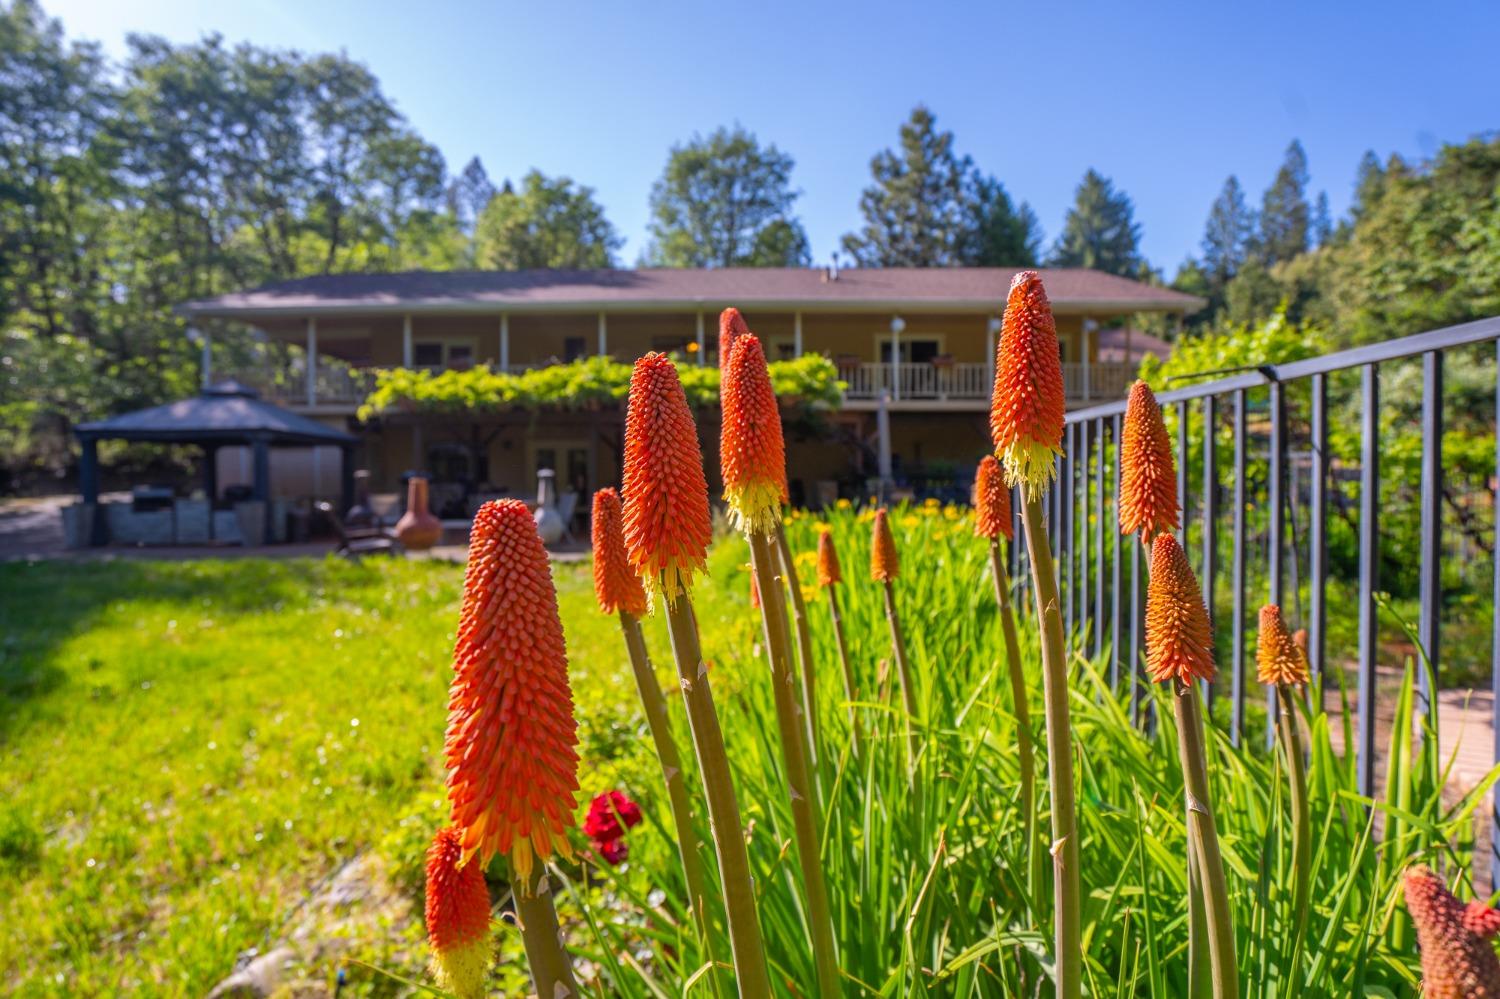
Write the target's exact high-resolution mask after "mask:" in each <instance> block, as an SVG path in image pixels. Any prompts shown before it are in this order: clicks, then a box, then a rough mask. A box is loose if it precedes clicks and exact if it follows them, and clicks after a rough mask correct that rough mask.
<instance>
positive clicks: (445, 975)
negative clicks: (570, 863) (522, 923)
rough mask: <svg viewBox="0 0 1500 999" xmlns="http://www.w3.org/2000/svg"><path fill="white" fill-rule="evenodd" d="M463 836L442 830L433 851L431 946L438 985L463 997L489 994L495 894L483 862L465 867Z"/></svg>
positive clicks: (429, 872) (429, 916) (429, 860)
mask: <svg viewBox="0 0 1500 999" xmlns="http://www.w3.org/2000/svg"><path fill="white" fill-rule="evenodd" d="M462 860H463V844H462V842H461V839H460V836H459V832H458V830H457V829H455V828H453V827H452V826H446V827H444V828H442V829H439V830H438V832H437V835H436V836H434V837H433V838H432V846H431V847H429V848H428V850H427V942H428V943H429V944H430V945H431V946H432V972H433V974H434V975H436V976H437V979H438V983H439V984H441V985H442V987H443V988H445V989H447V990H448V991H449V992H452V993H454V994H455V995H457V996H459V999H477V997H479V996H482V995H484V979H485V976H486V975H487V974H489V970H490V957H491V955H492V954H493V953H494V950H493V948H491V947H490V890H489V888H488V887H486V885H485V883H484V869H483V866H482V865H481V864H474V863H470V864H465V863H462Z"/></svg>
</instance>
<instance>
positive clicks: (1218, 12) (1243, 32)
mask: <svg viewBox="0 0 1500 999" xmlns="http://www.w3.org/2000/svg"><path fill="white" fill-rule="evenodd" d="M43 2H44V5H45V7H46V9H47V10H48V11H49V13H51V14H53V15H55V16H59V17H61V18H62V19H63V21H64V24H65V26H66V28H67V31H68V33H69V34H70V36H73V37H80V36H81V37H87V38H92V39H95V40H97V41H100V42H102V43H103V44H104V46H105V49H106V51H107V52H109V53H110V54H111V55H114V56H119V55H122V54H123V52H124V48H125V47H124V38H125V35H126V33H127V32H129V31H144V32H151V33H156V34H162V35H165V36H167V37H168V38H171V39H174V40H178V41H187V40H191V39H194V38H196V37H198V36H200V35H202V34H204V33H207V32H212V31H217V32H220V33H222V34H223V35H224V36H225V37H226V38H228V39H230V40H233V41H240V40H248V41H253V42H255V43H258V44H262V45H269V46H277V47H289V48H297V49H302V50H304V51H337V50H343V51H345V52H346V53H348V54H349V55H350V56H352V57H354V58H356V59H358V60H360V61H362V62H364V63H365V64H367V65H368V66H370V67H371V68H372V69H373V70H374V72H375V73H376V74H377V75H378V76H379V78H380V80H381V82H382V84H383V86H384V88H385V90H386V93H387V94H388V95H389V96H390V97H391V98H392V99H393V100H394V101H395V102H396V103H397V105H398V107H399V108H400V109H401V110H402V112H403V113H404V114H405V115H406V116H407V117H408V118H409V119H410V120H411V121H412V123H413V124H414V125H415V126H416V127H417V129H418V130H419V131H420V132H421V133H422V135H424V136H425V137H426V138H427V139H428V140H430V141H432V142H435V143H436V144H437V145H438V147H439V148H440V149H441V150H442V151H443V153H444V155H445V156H446V157H447V159H448V163H449V168H450V169H451V170H457V169H459V168H461V167H462V166H463V164H464V163H465V162H467V161H468V159H469V157H470V156H473V155H475V154H478V155H479V156H480V157H481V158H482V159H483V161H484V164H485V166H486V168H487V169H488V170H489V172H490V175H491V176H492V177H494V178H495V179H496V180H497V182H498V180H499V179H500V178H502V177H515V176H519V175H520V174H522V173H524V172H525V171H526V170H528V169H529V168H531V167H533V166H534V167H538V168H540V169H541V170H543V171H544V172H546V173H562V174H567V175H570V176H572V177H574V178H575V179H577V180H578V181H580V182H582V183H585V184H588V185H589V186H591V187H593V188H595V190H596V191H597V192H598V195H599V197H600V199H601V200H602V201H603V203H604V205H605V207H606V209H607V211H608V213H609V216H610V218H611V219H612V220H613V221H614V222H615V224H616V225H617V226H618V227H619V228H620V230H621V232H622V234H623V235H625V236H626V237H627V239H628V242H627V245H626V247H625V250H624V251H623V253H622V254H621V256H622V258H623V259H624V261H625V262H626V263H632V262H634V260H635V259H636V256H637V254H638V253H639V252H640V250H641V248H642V246H643V245H644V243H645V241H646V225H647V206H646V199H647V195H648V192H649V190H650V186H651V183H652V181H653V180H654V179H655V178H656V177H657V176H658V175H659V174H660V172H661V168H662V165H663V163H664V162H665V158H666V155H667V150H668V148H669V147H670V146H671V145H672V144H673V143H674V142H679V141H682V140H684V139H687V138H690V137H691V136H692V135H693V133H694V132H707V131H709V130H712V129H713V128H715V127H716V126H718V125H720V124H727V123H734V122H739V123H741V124H743V125H745V126H746V127H747V128H749V129H751V130H752V131H754V132H755V133H756V134H757V135H759V137H760V138H761V139H762V140H763V141H770V142H774V143H776V144H777V145H778V146H780V147H781V148H782V149H783V150H785V151H787V152H789V153H791V154H792V155H793V156H794V157H795V158H796V161H797V169H796V171H795V174H794V180H795V183H796V185H797V187H798V188H799V189H800V190H801V191H802V192H803V193H802V198H801V200H800V201H799V203H798V207H799V212H800V214H801V217H802V219H803V221H804V223H805V224H806V226H807V230H808V233H809V236H810V237H811V240H812V247H813V253H814V256H815V258H816V259H817V261H818V262H819V263H822V262H826V261H827V260H828V258H829V255H830V254H831V253H832V252H833V251H834V250H836V249H837V248H838V240H839V237H840V235H841V234H842V233H844V232H847V231H849V230H851V229H853V228H854V227H856V226H857V225H858V223H859V214H858V197H859V192H860V190H861V188H862V187H863V186H864V185H865V184H866V183H867V181H868V178H869V161H870V157H871V156H872V154H874V153H875V152H876V151H877V150H879V149H881V148H884V147H886V146H889V145H893V144H894V143H895V141H896V132H897V128H898V126H899V124H900V122H901V121H902V120H904V118H905V117H906V115H907V113H908V112H909V111H910V110H911V108H912V106H913V105H914V104H916V103H918V102H921V103H925V104H927V105H928V106H929V107H931V108H932V109H933V110H934V112H936V113H937V115H938V121H939V124H940V125H942V126H944V127H946V128H949V129H952V130H953V131H954V132H955V134H956V137H957V143H958V147H959V149H960V151H962V152H964V153H967V154H969V155H971V156H973V157H974V159H975V160H976V161H977V162H978V163H979V164H980V165H981V166H982V167H983V168H984V169H986V170H987V171H989V172H991V173H994V174H995V175H997V176H998V177H999V178H1000V179H1001V180H1002V181H1003V182H1004V183H1005V185H1006V187H1007V188H1008V189H1009V190H1010V192H1011V194H1012V196H1013V197H1016V198H1019V199H1025V200H1027V201H1029V202H1030V203H1031V205H1032V206H1033V208H1034V209H1035V210H1036V211H1037V213H1038V215H1039V216H1040V218H1041V221H1042V224H1043V226H1044V227H1045V229H1046V232H1047V237H1048V240H1049V242H1050V240H1051V239H1052V237H1054V236H1055V235H1056V234H1057V232H1058V230H1059V229H1060V228H1061V224H1062V218H1063V214H1064V212H1065V211H1066V209H1067V205H1068V203H1069V201H1070V200H1071V197H1072V192H1073V189H1074V187H1075V186H1076V184H1077V183H1078V180H1079V178H1080V177H1081V176H1082V174H1083V172H1084V170H1085V169H1086V168H1088V167H1090V166H1092V167H1095V168H1097V169H1099V170H1100V171H1101V172H1103V173H1104V174H1105V175H1106V176H1109V177H1111V178H1112V179H1113V180H1114V182H1115V183H1116V185H1117V186H1119V187H1120V188H1122V189H1124V190H1125V191H1126V192H1127V193H1128V194H1129V195H1130V196H1131V197H1132V198H1133V199H1134V201H1135V205H1136V217H1137V219H1138V221H1140V222H1141V224H1142V227H1143V229H1144V250H1145V253H1146V255H1147V257H1148V258H1149V259H1150V261H1151V262H1152V264H1153V265H1155V266H1157V267H1162V268H1165V270H1166V272H1167V274H1168V276H1169V277H1170V275H1171V274H1172V273H1173V272H1174V271H1175V269H1176V267H1177V265H1178V264H1179V263H1180V262H1181V261H1182V260H1183V259H1184V258H1185V257H1186V256H1187V255H1188V254H1190V253H1195V252H1196V251H1197V247H1198V240H1199V238H1200V236H1201V234H1202V227H1203V219H1204V216H1205V215H1206V213H1207V210H1208V206H1209V203H1210V202H1211V201H1212V199H1213V197H1214V195H1215V194H1216V193H1217V192H1218V190H1219V188H1220V186H1221V185H1222V183H1223V181H1224V178H1225V177H1226V176H1227V175H1228V174H1230V173H1236V174H1238V175H1239V177H1240V180H1241V182H1242V183H1244V184H1245V186H1246V188H1247V190H1248V191H1249V192H1250V195H1251V197H1252V199H1253V200H1254V201H1256V202H1257V203H1258V201H1259V197H1260V192H1261V191H1262V190H1264V188H1265V186H1266V185H1267V184H1268V183H1269V182H1270V180H1271V177H1272V175H1273V174H1274V172H1275V170H1276V167H1277V165H1278V164H1279V163H1280V160H1281V156H1282V152H1283V150H1284V149H1285V147H1286V145H1287V143H1288V142H1289V141H1290V140H1291V139H1292V138H1294V137H1296V138H1300V139H1301V140H1302V142H1303V145H1304V146H1305V147H1306V149H1307V153H1308V159H1309V163H1310V166H1311V173H1312V186H1313V190H1314V192H1316V191H1317V190H1320V189H1323V190H1327V192H1328V195H1329V198H1330V199H1331V202H1332V206H1333V208H1334V210H1335V212H1336V213H1337V212H1342V211H1343V210H1344V209H1345V208H1346V207H1347V205H1348V201H1349V195H1350V190H1351V187H1352V183H1353V177H1354V169H1355V165H1356V163H1357V161H1358V159H1359V157H1360V155H1361V154H1362V153H1363V152H1364V151H1365V150H1366V149H1374V150H1376V151H1377V153H1379V154H1380V155H1381V156H1382V158H1384V157H1385V156H1386V155H1388V154H1390V153H1391V152H1400V153H1402V154H1404V155H1407V156H1412V157H1417V156H1422V155H1426V154H1430V153H1431V152H1433V151H1434V150H1436V148H1437V147H1438V145H1440V144H1441V143H1443V142H1448V141H1459V140H1462V139H1465V138H1468V137H1469V136H1471V135H1474V134H1476V133H1480V132H1484V131H1488V130H1493V129H1496V128H1500V75H1497V74H1496V73H1495V72H1494V71H1493V67H1494V65H1495V62H1494V59H1495V56H1494V51H1495V46H1496V43H1497V40H1500V4H1495V3H1480V2H1474V3H1458V4H1449V3H1437V4H1411V3H1407V4H1403V5H1396V4H1384V3H1363V4H1354V3H1349V4H1326V3H1322V4H1320V3H1302V4H1274V5H1273V4H1256V5H1251V4H1224V3H1204V4H1193V5H1188V4H1184V5H1160V6H1153V7H1150V8H1149V9H1148V8H1147V7H1146V6H1144V5H1134V4H1118V3H1116V4H1104V3H1087V4H1042V3H1033V4H1028V5H1024V6H1023V5H1017V4H979V3H926V4H920V5H919V4H914V3H907V4H899V3H891V2H884V0H879V2H875V0H871V2H864V3H809V2H803V3H779V2H777V3H772V2H758V3H755V4H738V5H731V4H724V3H718V4H706V3H698V4H689V3H632V4H623V3H609V4H606V3H592V4H578V3H531V4H524V5H521V4H515V5H512V4H500V3H479V2H464V3H458V2H451V3H442V2H433V3H426V4H409V3H397V2H385V0H382V2H366V3H355V2H336V0H235V2H233V3H223V2H222V0H217V2H199V0H153V2H152V3H149V4H127V3H120V2H119V0H43ZM1486 67H1489V68H1488V69H1486Z"/></svg>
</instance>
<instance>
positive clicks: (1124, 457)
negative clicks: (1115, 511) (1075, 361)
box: [1120, 381, 1179, 544]
mask: <svg viewBox="0 0 1500 999" xmlns="http://www.w3.org/2000/svg"><path fill="white" fill-rule="evenodd" d="M1120 438H1121V440H1120V533H1121V534H1135V533H1137V532H1139V533H1140V536H1141V540H1142V541H1144V542H1146V543H1147V544H1150V543H1151V539H1152V537H1153V536H1155V535H1156V534H1157V533H1158V532H1161V531H1173V530H1176V529H1177V526H1178V523H1179V520H1178V509H1177V474H1176V468H1175V466H1174V465H1173V463H1172V440H1171V438H1170V437H1168V436H1167V425H1166V424H1165V423H1164V422H1162V418H1161V406H1159V405H1157V402H1156V396H1155V395H1154V394H1152V392H1151V386H1149V385H1147V384H1146V383H1145V382H1143V381H1137V382H1136V383H1135V384H1134V385H1132V386H1131V387H1130V398H1129V400H1128V401H1127V402H1126V404H1125V422H1124V425H1123V426H1122V427H1121V430H1120Z"/></svg>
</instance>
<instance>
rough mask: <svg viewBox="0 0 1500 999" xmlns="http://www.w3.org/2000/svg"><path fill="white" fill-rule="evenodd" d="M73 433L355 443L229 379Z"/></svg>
mask: <svg viewBox="0 0 1500 999" xmlns="http://www.w3.org/2000/svg"><path fill="white" fill-rule="evenodd" d="M74 433H76V434H77V435H78V436H79V438H81V439H94V440H98V439H100V438H110V439H114V440H127V441H159V442H163V443H183V444H249V443H251V442H253V441H255V440H257V439H261V438H265V439H267V440H268V441H269V443H271V444H283V445H300V446H311V445H315V444H331V445H339V446H345V445H349V444H353V443H354V442H355V438H354V437H353V436H352V435H350V434H346V433H343V432H342V431H338V430H334V429H333V428H332V427H328V426H325V425H324V424H322V423H319V422H318V421H317V420H312V419H309V418H307V417H305V416H300V415H298V414H297V413H293V412H291V411H290V410H286V409H282V408H281V407H280V406H273V405H271V404H270V403H269V402H265V401H264V400H262V399H261V398H260V394H259V393H257V392H256V391H255V390H254V389H252V388H249V387H247V386H245V385H243V384H241V383H240V382H237V381H234V380H233V379H229V380H226V381H222V382H218V383H216V384H214V385H210V386H209V387H208V388H205V389H204V390H203V391H202V392H201V393H200V394H199V395H196V396H194V397H193V398H191V399H183V400H181V401H180V402H170V403H167V404H166V405H164V406H152V407H150V408H148V409H138V410H136V411H135V412H133V413H122V414H121V415H119V416H116V417H113V418H112V419H108V420H99V421H97V422H94V423H82V424H79V425H78V426H77V427H76V428H74Z"/></svg>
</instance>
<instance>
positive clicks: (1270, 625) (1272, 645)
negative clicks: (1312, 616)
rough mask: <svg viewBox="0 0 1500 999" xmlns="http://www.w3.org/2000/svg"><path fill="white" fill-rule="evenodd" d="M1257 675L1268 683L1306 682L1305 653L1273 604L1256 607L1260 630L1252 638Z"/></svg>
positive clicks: (1271, 684)
mask: <svg viewBox="0 0 1500 999" xmlns="http://www.w3.org/2000/svg"><path fill="white" fill-rule="evenodd" d="M1255 666H1256V673H1257V674H1258V679H1259V680H1260V682H1261V683H1264V684H1266V685H1268V686H1273V685H1277V684H1283V683H1284V684H1292V685H1296V684H1302V683H1306V682H1307V672H1308V670H1307V655H1306V654H1305V653H1304V652H1303V651H1302V647H1301V646H1300V645H1298V644H1297V640H1296V639H1295V638H1293V637H1292V635H1291V633H1290V632H1288V631H1287V628H1286V620H1285V619H1284V618H1283V617H1282V616H1281V608H1280V607H1278V606H1277V605H1276V604H1266V605H1265V606H1264V607H1262V608H1261V609H1260V631H1259V633H1258V634H1257V635H1256V640H1255Z"/></svg>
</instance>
